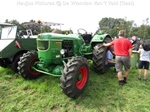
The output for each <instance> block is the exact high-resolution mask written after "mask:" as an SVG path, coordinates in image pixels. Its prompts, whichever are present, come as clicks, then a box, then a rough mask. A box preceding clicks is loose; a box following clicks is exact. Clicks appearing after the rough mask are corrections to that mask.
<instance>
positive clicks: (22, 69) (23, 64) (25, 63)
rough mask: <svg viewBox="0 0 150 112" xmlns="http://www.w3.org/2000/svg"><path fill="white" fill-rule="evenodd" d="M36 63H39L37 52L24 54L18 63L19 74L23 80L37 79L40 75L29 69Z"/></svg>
mask: <svg viewBox="0 0 150 112" xmlns="http://www.w3.org/2000/svg"><path fill="white" fill-rule="evenodd" d="M37 61H39V59H38V55H37V51H28V52H27V53H24V54H23V56H22V57H21V58H20V61H19V62H18V71H19V74H21V76H22V77H23V78H24V79H35V78H37V77H39V76H40V75H41V73H39V72H37V71H34V70H33V69H32V68H31V67H32V65H33V64H34V63H35V62H37Z"/></svg>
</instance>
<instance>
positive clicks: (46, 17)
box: [0, 0, 150, 32]
mask: <svg viewBox="0 0 150 112" xmlns="http://www.w3.org/2000/svg"><path fill="white" fill-rule="evenodd" d="M0 11H1V12H0V14H1V16H0V22H4V21H5V20H6V19H8V20H12V19H16V20H18V21H19V22H26V21H29V20H31V19H34V20H38V19H40V20H42V21H47V22H58V23H59V22H60V23H63V24H64V25H63V26H62V27H61V28H62V29H66V30H67V29H70V28H71V29H72V30H73V31H74V32H76V31H77V29H78V28H84V29H86V30H87V31H88V32H95V31H96V29H97V28H98V22H99V21H100V20H101V19H102V18H104V17H113V18H126V20H134V21H135V23H137V24H138V25H140V24H142V22H143V20H145V19H146V18H150V1H149V0H1V1H0Z"/></svg>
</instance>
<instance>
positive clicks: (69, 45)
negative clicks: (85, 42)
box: [61, 40, 74, 58]
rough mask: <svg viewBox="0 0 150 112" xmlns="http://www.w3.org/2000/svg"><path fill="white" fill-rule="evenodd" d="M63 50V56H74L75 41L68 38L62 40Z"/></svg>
mask: <svg viewBox="0 0 150 112" xmlns="http://www.w3.org/2000/svg"><path fill="white" fill-rule="evenodd" d="M63 50H64V51H63ZM61 51H62V54H63V52H64V54H63V58H67V57H71V56H74V52H73V41H69V40H67V41H66V40H64V41H63V42H62V50H61Z"/></svg>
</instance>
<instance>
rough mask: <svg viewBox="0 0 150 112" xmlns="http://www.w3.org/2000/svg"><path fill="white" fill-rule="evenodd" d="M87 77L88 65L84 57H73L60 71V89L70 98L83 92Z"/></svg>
mask: <svg viewBox="0 0 150 112" xmlns="http://www.w3.org/2000/svg"><path fill="white" fill-rule="evenodd" d="M88 78H89V65H88V61H87V59H86V58H84V57H73V58H72V59H71V60H69V61H68V63H67V64H66V66H65V68H64V70H63V71H62V76H61V78H60V81H61V85H60V87H61V89H62V91H63V92H64V93H65V94H66V95H67V96H69V97H71V98H77V97H78V96H79V95H80V94H82V93H83V91H84V89H85V87H86V85H87V82H88Z"/></svg>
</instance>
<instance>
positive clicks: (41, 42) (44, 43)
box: [37, 40, 49, 50]
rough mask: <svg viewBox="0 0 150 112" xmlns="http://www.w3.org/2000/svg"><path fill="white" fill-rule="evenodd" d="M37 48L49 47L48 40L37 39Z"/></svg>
mask: <svg viewBox="0 0 150 112" xmlns="http://www.w3.org/2000/svg"><path fill="white" fill-rule="evenodd" d="M37 46H38V50H47V49H48V47H49V41H41V40H40V41H39V40H38V42H37Z"/></svg>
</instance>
